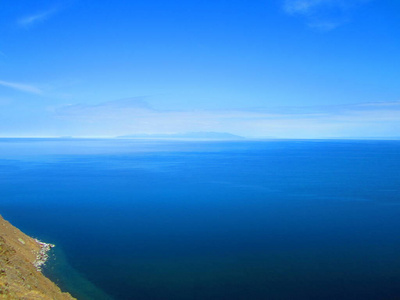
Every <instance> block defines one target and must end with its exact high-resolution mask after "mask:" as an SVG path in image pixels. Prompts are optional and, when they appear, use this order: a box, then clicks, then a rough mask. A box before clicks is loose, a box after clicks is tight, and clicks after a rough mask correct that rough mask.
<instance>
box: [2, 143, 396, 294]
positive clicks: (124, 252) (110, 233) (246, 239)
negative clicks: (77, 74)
mask: <svg viewBox="0 0 400 300" xmlns="http://www.w3.org/2000/svg"><path fill="white" fill-rule="evenodd" d="M0 213H1V214H2V215H3V217H4V218H5V219H8V220H9V221H10V222H12V223H13V224H14V225H16V226H18V227H19V228H20V229H22V230H23V231H25V232H26V233H28V234H30V235H32V236H35V237H38V238H40V239H42V240H44V241H47V242H51V243H55V244H56V245H57V247H56V248H55V252H54V256H55V259H53V260H52V261H50V262H49V265H48V269H47V270H46V274H48V276H50V277H51V278H52V279H53V280H55V281H56V282H57V283H58V284H59V285H60V286H61V287H62V288H63V289H64V290H68V291H70V292H71V293H73V294H74V295H75V296H77V297H79V299H138V300H158V299H160V300H161V299H162V300H169V299H171V300H172V299H173V300H179V299H229V300H235V299H254V300H258V299H400V141H262V142H261V141H258V142H257V141H255V142H249V141H240V142H176V141H175V142H171V141H134V140H75V139H70V140H62V139H53V140H51V139H47V140H46V139H0Z"/></svg>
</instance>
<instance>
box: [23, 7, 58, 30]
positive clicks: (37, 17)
mask: <svg viewBox="0 0 400 300" xmlns="http://www.w3.org/2000/svg"><path fill="white" fill-rule="evenodd" d="M58 11H59V9H56V8H53V9H49V10H45V11H41V12H37V13H35V14H31V15H29V16H25V17H23V18H20V19H19V20H18V21H17V23H18V25H19V26H20V27H25V28H27V27H31V26H33V25H35V24H37V23H40V22H44V21H45V20H47V19H49V18H50V17H51V16H53V15H54V14H56V13H57V12H58Z"/></svg>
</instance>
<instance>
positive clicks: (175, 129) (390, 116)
mask: <svg viewBox="0 0 400 300" xmlns="http://www.w3.org/2000/svg"><path fill="white" fill-rule="evenodd" d="M54 116H55V117H56V118H58V119H59V120H63V121H65V122H67V123H69V124H71V126H73V127H74V132H73V133H71V134H72V135H84V136H90V135H106V136H118V135H126V134H165V133H184V132H201V131H204V132H205V131H208V132H210V131H214V132H229V133H232V134H236V135H240V136H246V137H260V138H262V137H278V138H321V137H355V136H360V137H363V136H364V137H366V136H369V137H371V136H395V135H396V133H395V130H398V129H399V128H400V121H399V120H400V102H379V103H361V104H356V105H343V106H320V107H298V108H296V107H287V108H285V107H281V108H275V109H264V110H261V109H259V110H219V111H218V110H199V111H193V110H192V111H190V110H187V111H166V110H165V111H163V110H156V109H153V108H151V107H150V106H148V105H146V103H145V102H143V101H142V100H139V99H136V100H135V99H131V100H128V101H127V100H124V101H110V102H106V103H100V104H97V105H70V106H66V107H61V108H59V109H57V110H56V111H54Z"/></svg>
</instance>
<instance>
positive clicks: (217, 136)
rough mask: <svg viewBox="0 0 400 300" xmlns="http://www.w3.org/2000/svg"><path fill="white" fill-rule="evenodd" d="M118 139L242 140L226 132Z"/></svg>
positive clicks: (124, 136) (131, 136)
mask: <svg viewBox="0 0 400 300" xmlns="http://www.w3.org/2000/svg"><path fill="white" fill-rule="evenodd" d="M117 138H119V139H186V140H243V139H244V137H242V136H239V135H235V134H231V133H227V132H186V133H171V134H131V135H123V136H118V137H117Z"/></svg>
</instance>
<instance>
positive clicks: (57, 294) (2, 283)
mask: <svg viewBox="0 0 400 300" xmlns="http://www.w3.org/2000/svg"><path fill="white" fill-rule="evenodd" d="M50 246H51V245H48V244H45V243H40V242H38V241H37V240H35V239H33V238H31V237H29V236H27V235H26V234H24V233H22V232H21V231H20V230H18V229H17V228H15V227H14V226H12V225H11V224H10V223H9V222H7V221H5V220H4V219H3V218H2V217H1V216H0V299H7V300H12V299H24V300H31V299H32V300H33V299H49V300H67V299H68V300H71V299H75V298H73V297H72V296H71V295H70V294H68V293H63V292H61V290H60V289H59V288H58V287H57V286H56V285H55V284H54V283H53V282H51V281H50V280H49V279H48V278H46V277H45V276H44V275H43V274H42V273H41V272H40V266H41V262H42V261H43V260H44V259H45V258H46V250H48V247H50Z"/></svg>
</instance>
